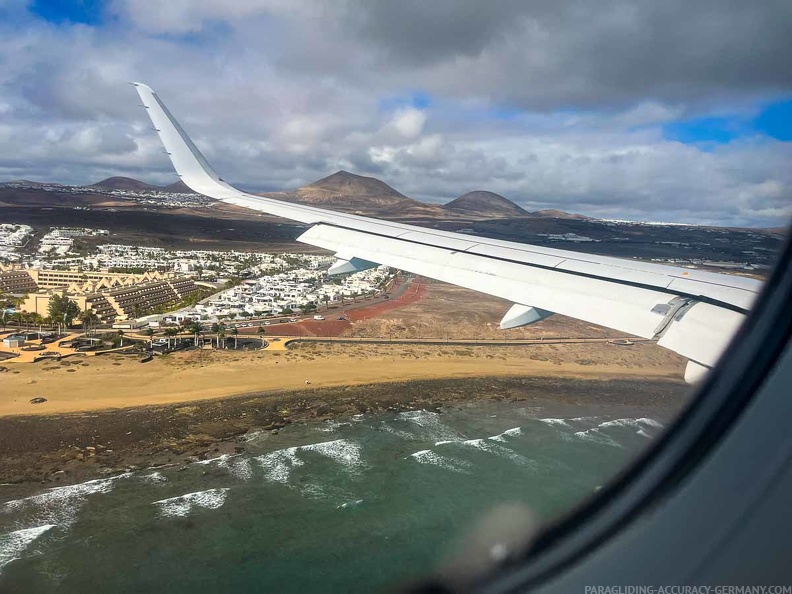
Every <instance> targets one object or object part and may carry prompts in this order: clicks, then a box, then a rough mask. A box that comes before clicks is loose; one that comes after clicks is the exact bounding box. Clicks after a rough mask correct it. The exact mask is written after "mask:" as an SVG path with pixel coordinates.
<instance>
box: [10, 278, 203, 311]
mask: <svg viewBox="0 0 792 594" xmlns="http://www.w3.org/2000/svg"><path fill="white" fill-rule="evenodd" d="M12 272H13V273H14V275H17V276H13V277H11V276H10V275H11V273H12ZM2 274H3V275H6V276H7V278H8V279H9V280H7V281H6V282H7V283H8V284H9V285H10V284H11V282H12V280H11V279H12V278H13V282H14V283H15V286H17V287H22V286H23V283H24V282H25V281H24V276H27V285H25V287H26V290H24V291H16V292H18V293H27V294H28V295H27V299H26V300H25V302H24V304H23V305H22V309H24V310H25V311H28V312H36V313H38V314H41V315H42V316H46V315H47V313H48V308H49V301H50V299H51V298H52V295H54V294H55V293H62V292H65V293H66V294H67V295H68V296H69V298H70V299H72V301H74V302H75V303H77V305H78V306H79V307H80V309H82V310H85V309H91V310H93V311H94V312H96V315H97V316H99V318H100V319H101V320H102V321H103V322H113V321H115V320H125V319H128V318H131V317H136V316H138V315H141V314H142V313H144V312H147V311H150V310H151V309H153V308H155V307H158V306H162V305H168V304H171V303H173V304H175V303H178V302H180V301H182V300H183V299H185V298H186V297H189V296H190V295H192V294H194V293H196V292H198V291H200V290H201V289H200V287H197V286H196V285H195V283H194V282H193V280H192V279H190V278H187V277H184V276H178V275H176V274H174V273H160V272H145V273H142V274H125V273H110V272H93V271H82V270H38V269H28V270H15V271H9V272H6V273H2ZM0 282H2V281H0ZM8 292H10V291H8Z"/></svg>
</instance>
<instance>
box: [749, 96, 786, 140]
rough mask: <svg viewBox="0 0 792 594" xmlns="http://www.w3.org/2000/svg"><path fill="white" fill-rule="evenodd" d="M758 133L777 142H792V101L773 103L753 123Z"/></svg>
mask: <svg viewBox="0 0 792 594" xmlns="http://www.w3.org/2000/svg"><path fill="white" fill-rule="evenodd" d="M753 124H754V127H755V128H756V130H757V131H758V132H761V133H762V134H766V135H767V136H771V137H772V138H775V139H777V140H783V141H786V142H789V141H792V99H786V100H784V101H777V102H775V103H771V104H770V105H768V106H767V107H765V108H764V110H762V113H760V114H759V115H758V116H757V118H756V119H755V120H754V122H753Z"/></svg>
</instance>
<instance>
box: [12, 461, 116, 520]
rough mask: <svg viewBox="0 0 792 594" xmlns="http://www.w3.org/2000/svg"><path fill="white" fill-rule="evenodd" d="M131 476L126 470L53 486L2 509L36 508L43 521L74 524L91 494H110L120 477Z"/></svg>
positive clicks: (37, 516)
mask: <svg viewBox="0 0 792 594" xmlns="http://www.w3.org/2000/svg"><path fill="white" fill-rule="evenodd" d="M129 476H132V473H129V472H127V473H124V474H119V475H118V476H114V477H111V478H106V479H95V480H92V481H87V482H84V483H78V484H76V485H66V486H63V487H53V488H51V489H47V490H46V491H44V492H43V493H39V494H37V495H31V496H30V497H24V498H23V499H13V500H11V501H7V502H5V503H4V504H3V507H2V508H0V509H2V511H3V512H5V513H8V512H19V511H24V510H28V509H33V510H35V512H37V513H36V514H35V515H36V518H37V519H38V521H40V522H46V523H47V524H57V525H61V526H68V525H71V524H72V523H74V520H75V518H76V517H77V512H78V511H79V510H80V508H81V507H82V506H83V505H84V504H85V502H86V500H87V497H88V496H89V495H94V494H97V493H109V492H110V491H112V490H113V486H114V484H115V482H116V481H117V480H119V479H122V478H126V477H129Z"/></svg>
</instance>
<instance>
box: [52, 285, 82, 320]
mask: <svg viewBox="0 0 792 594" xmlns="http://www.w3.org/2000/svg"><path fill="white" fill-rule="evenodd" d="M47 311H48V313H49V317H50V318H52V319H53V320H54V321H56V322H58V323H63V324H66V326H71V325H72V322H73V321H74V319H75V318H76V317H77V316H79V315H80V308H79V307H78V306H77V304H76V303H75V302H74V301H72V300H71V299H69V298H68V297H67V296H66V293H65V292H64V293H63V294H62V295H58V294H55V295H53V296H52V297H51V298H50V301H49V306H48V308H47Z"/></svg>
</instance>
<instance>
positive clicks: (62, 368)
mask: <svg viewBox="0 0 792 594" xmlns="http://www.w3.org/2000/svg"><path fill="white" fill-rule="evenodd" d="M682 369H683V366H682V363H681V361H680V360H679V358H678V357H676V356H673V355H671V354H669V353H668V351H665V350H664V349H661V348H659V347H657V346H655V345H652V344H636V345H634V346H633V347H630V348H629V349H625V348H620V347H616V346H612V345H563V348H561V347H559V346H552V345H537V346H530V347H529V346H526V347H517V346H513V347H490V346H488V347H459V346H455V347H437V346H429V345H399V346H396V345H394V346H390V345H377V346H376V348H372V347H371V346H369V345H321V344H303V345H300V347H299V348H296V349H294V350H292V351H286V352H281V353H277V352H267V351H192V352H180V353H174V354H172V355H168V356H165V357H158V358H155V359H154V360H153V361H151V362H149V363H143V364H141V363H138V362H137V359H136V358H135V357H130V356H124V355H112V354H111V355H105V356H101V357H85V358H77V357H70V358H68V359H65V360H63V361H61V362H41V363H37V364H27V365H16V366H11V365H9V366H7V370H6V371H5V372H3V373H0V392H2V396H0V416H8V415H41V414H45V415H50V414H60V413H71V412H87V411H96V410H103V409H113V408H127V407H138V406H150V405H163V404H174V403H189V402H194V401H200V400H206V399H213V398H223V397H228V396H234V395H239V394H248V393H261V392H268V391H275V390H279V391H288V390H297V389H305V388H309V389H319V388H328V387H335V386H354V385H361V384H372V383H381V382H394V381H410V380H417V379H441V378H449V379H450V378H465V377H484V376H492V377H495V376H510V377H513V376H548V375H550V376H556V377H568V378H578V379H614V378H636V379H638V378H640V379H646V378H649V379H678V378H680V377H681V374H682ZM306 381H308V382H310V384H306ZM33 398H46V399H47V401H46V402H44V403H43V404H31V403H30V400H31V399H33Z"/></svg>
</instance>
